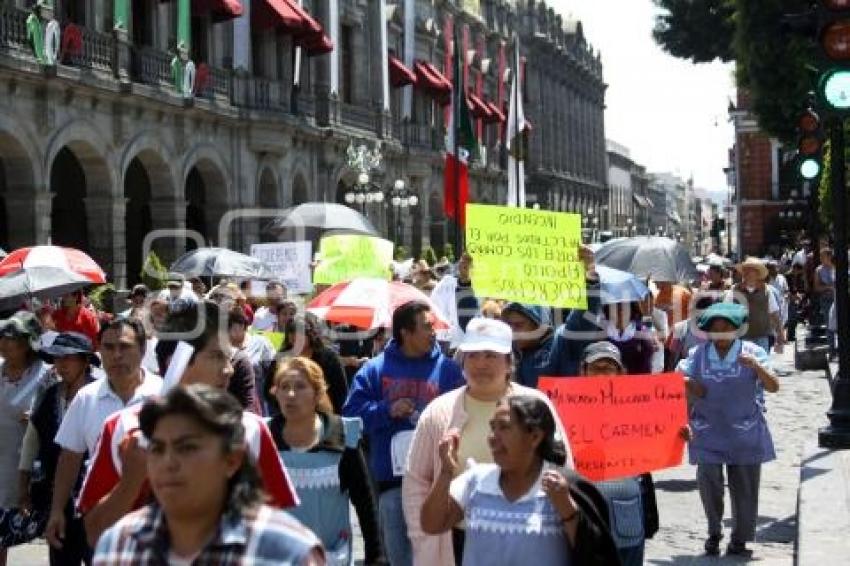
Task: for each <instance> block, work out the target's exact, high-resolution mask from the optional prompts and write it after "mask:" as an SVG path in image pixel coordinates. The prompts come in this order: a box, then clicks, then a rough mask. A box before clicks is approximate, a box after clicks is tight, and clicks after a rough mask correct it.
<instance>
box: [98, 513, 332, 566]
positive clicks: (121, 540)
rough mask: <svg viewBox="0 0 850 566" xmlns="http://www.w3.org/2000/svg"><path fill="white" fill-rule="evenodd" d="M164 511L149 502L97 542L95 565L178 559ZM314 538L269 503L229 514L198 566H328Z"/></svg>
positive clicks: (147, 564) (146, 565)
mask: <svg viewBox="0 0 850 566" xmlns="http://www.w3.org/2000/svg"><path fill="white" fill-rule="evenodd" d="M169 539H170V536H169V533H168V526H167V525H166V518H165V515H164V514H163V512H162V509H161V508H160V507H159V506H158V505H156V504H151V505H148V506H147V507H144V508H142V509H139V510H138V511H135V512H133V513H131V514H129V515H127V516H125V517H124V518H123V519H121V520H120V521H118V523H116V524H115V525H114V526H112V527H111V528H109V529H108V530H106V531H105V532H104V533H103V535H101V537H100V539H99V540H98V542H97V547H96V548H95V552H94V559H93V562H92V563H93V564H95V565H96V566H106V565H109V566H154V565H156V566H160V565H163V564H169V561H170V557H172V556H174V555H173V553H172V551H171V549H170V548H169V544H168V541H169ZM323 556H324V552H323V551H322V547H321V543H320V542H319V539H317V538H316V536H315V535H314V534H313V533H312V532H310V530H308V529H307V528H306V527H304V526H303V525H302V524H301V523H299V522H298V521H297V520H295V519H294V518H292V517H291V516H290V515H288V514H287V513H285V512H283V511H278V510H276V509H273V508H272V507H269V506H267V505H260V506H258V507H257V508H255V509H253V510H250V511H246V512H243V513H242V514H239V515H234V514H225V515H223V516H222V518H221V521H220V522H219V526H218V528H217V529H216V532H215V535H213V537H212V539H210V541H209V542H208V543H207V544H205V545H204V547H203V548H202V549H201V551H200V553H199V554H198V555H197V556H195V557H194V559H193V560H192V564H193V565H194V566H213V565H215V566H242V565H244V566H248V565H250V566H264V565H268V566H271V565H275V566H278V565H287V564H292V565H295V564H298V565H302V564H304V565H306V564H311V565H312V564H324V563H325V561H324V558H323Z"/></svg>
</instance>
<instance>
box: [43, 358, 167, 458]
mask: <svg viewBox="0 0 850 566" xmlns="http://www.w3.org/2000/svg"><path fill="white" fill-rule="evenodd" d="M142 371H143V372H144V378H143V380H142V383H141V385H139V386H138V387H137V388H136V390H135V391H134V392H133V397H132V398H130V400H129V401H128V402H127V404H126V405H125V404H124V402H123V401H121V398H120V397H118V395H116V394H115V392H114V391H113V390H112V387H111V386H110V385H109V379H98V380H97V381H93V382H92V383H89V384H88V385H85V386H83V387H82V388H81V389H80V390H79V391H78V392H77V395H76V396H75V397H74V400H73V401H71V404H70V405H69V406H68V411H67V412H66V413H65V417H64V418H63V419H62V424H61V425H59V431H58V432H57V433H56V439H55V440H56V444H58V445H59V446H61V447H62V448H65V449H66V450H70V451H72V452H77V453H78V454H82V453H84V452H86V451H87V452H88V453H89V454H90V455H92V454H94V451H95V447H96V446H97V441H98V438H100V431H101V430H102V429H103V423H104V421H106V419H107V418H108V417H109V416H110V415H111V414H113V413H115V412H117V411H120V410H121V409H123V408H124V407H129V406H130V405H134V404H136V403H139V402H140V401H143V400H144V399H146V398H148V397H150V396H152V395H158V394H159V392H160V390H161V389H162V379H161V378H160V377H159V376H158V375H156V374H153V373H151V372H149V371H147V370H146V369H144V368H143V369H142Z"/></svg>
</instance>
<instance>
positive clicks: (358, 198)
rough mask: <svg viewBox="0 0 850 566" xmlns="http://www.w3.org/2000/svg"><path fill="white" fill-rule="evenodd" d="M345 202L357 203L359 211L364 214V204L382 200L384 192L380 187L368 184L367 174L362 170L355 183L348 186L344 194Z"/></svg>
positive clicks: (349, 203)
mask: <svg viewBox="0 0 850 566" xmlns="http://www.w3.org/2000/svg"><path fill="white" fill-rule="evenodd" d="M344 198H345V203H346V204H348V205H353V204H357V205H358V206H359V207H360V211H361V212H362V213H363V214H366V205H367V204H371V203H373V202H375V203H380V202H383V200H384V193H383V192H382V191H381V189H380V187H378V186H376V185H370V184H369V174H368V173H366V172H365V171H362V172H361V173H360V174H359V175H357V183H355V184H354V185H352V186H351V187H349V188H348V190H347V191H346V192H345V195H344Z"/></svg>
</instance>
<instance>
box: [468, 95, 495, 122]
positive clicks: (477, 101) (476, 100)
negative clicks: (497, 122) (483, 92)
mask: <svg viewBox="0 0 850 566" xmlns="http://www.w3.org/2000/svg"><path fill="white" fill-rule="evenodd" d="M466 101H467V103H468V104H469V110H470V111H471V112H472V116H473V118H481V119H482V120H489V119H490V117H491V115H492V112H491V110H490V107H489V106H488V105H487V103H486V102H484V101H483V100H481V98H480V97H479V96H478V95H477V94H475V93H474V92H467V93H466Z"/></svg>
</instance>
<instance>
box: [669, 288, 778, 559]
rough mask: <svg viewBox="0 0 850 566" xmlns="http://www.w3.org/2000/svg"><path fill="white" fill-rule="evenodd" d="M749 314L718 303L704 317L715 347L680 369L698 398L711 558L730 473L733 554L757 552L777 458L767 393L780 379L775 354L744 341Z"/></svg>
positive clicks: (700, 350)
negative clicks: (768, 465)
mask: <svg viewBox="0 0 850 566" xmlns="http://www.w3.org/2000/svg"><path fill="white" fill-rule="evenodd" d="M746 315H747V311H746V309H745V308H744V307H743V306H741V305H738V304H735V303H716V304H714V305H712V306H711V307H709V308H708V309H707V310H706V311H705V312H704V313H702V315H701V316H700V318H699V321H698V326H699V328H700V330H703V331H705V332H707V333H708V338H709V342H708V343H706V344H702V345H700V346H697V347H696V348H694V349H693V350H692V351H691V353H690V355H689V356H688V358H687V359H686V360H683V361H682V362H681V363H680V364H679V370H680V371H682V372H683V373H684V374H685V375H686V376H687V377H688V378H689V380H688V382H687V387H688V391H689V393H690V394H691V395H692V396H693V397H694V398H695V400H694V402H693V405H692V408H691V414H690V426H691V430H692V433H693V437H692V439H691V442H690V460H691V463H692V464H696V465H697V484H698V485H699V493H700V498H701V499H702V505H703V509H704V510H705V516H706V519H707V520H708V539H707V540H706V541H705V551H706V553H707V554H710V555H716V554H719V552H720V540H721V539H722V538H723V533H722V530H721V529H722V524H721V522H722V519H723V484H724V479H723V468H724V466H725V467H726V475H727V479H728V482H729V495H730V497H731V500H732V537H731V540H730V541H729V546H728V547H727V550H726V552H727V554H732V555H749V554H750V553H751V552H750V551H749V550H748V549H747V547H746V543H747V541H751V540H753V539H754V538H755V527H756V517H758V494H759V479H760V477H761V465H762V463H764V462H769V461H771V460H774V459H775V458H776V454H775V453H774V450H773V440H772V438H771V436H770V431H769V430H768V428H767V421H766V420H765V418H764V407H763V401H762V400H761V399H762V395H761V391H762V389H764V390H766V391H768V392H770V393H774V392H776V391H777V390H779V381H778V380H777V379H776V376H775V375H774V374H773V372H772V371H771V370H770V369H769V368H768V367H767V366H766V363H767V352H765V351H764V349H763V348H761V347H760V346H757V345H756V344H753V343H752V342H745V341H743V340H741V339H740V338H739V337H738V330H739V329H740V327H741V325H742V324H743V323H744V321H745V320H746Z"/></svg>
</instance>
